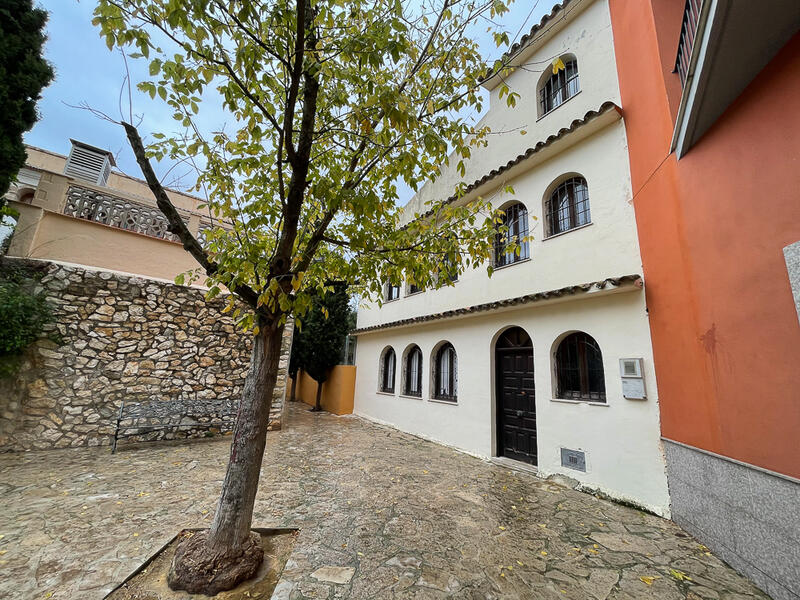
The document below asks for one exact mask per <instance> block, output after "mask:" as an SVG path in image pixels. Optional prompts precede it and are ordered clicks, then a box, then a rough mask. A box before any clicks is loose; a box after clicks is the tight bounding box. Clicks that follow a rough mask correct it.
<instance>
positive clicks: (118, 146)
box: [25, 0, 554, 200]
mask: <svg viewBox="0 0 800 600" xmlns="http://www.w3.org/2000/svg"><path fill="white" fill-rule="evenodd" d="M553 4H554V0H538V1H536V0H527V1H525V0H519V1H518V2H516V3H515V4H514V5H512V7H511V12H510V13H509V14H508V15H507V16H506V17H505V18H504V19H503V21H502V23H503V25H504V26H505V27H506V28H507V30H508V31H509V35H510V36H513V35H515V34H516V33H517V32H518V31H520V30H521V32H522V33H523V34H524V33H527V32H528V31H529V30H530V28H531V26H532V25H533V24H534V23H538V22H539V20H540V19H541V17H542V15H544V14H545V13H546V12H549V10H550V9H551V8H552V6H553ZM39 5H40V6H42V7H43V8H44V9H46V10H47V11H48V12H49V13H50V18H49V20H48V23H47V35H48V41H47V45H46V47H45V56H46V58H47V60H49V61H50V63H51V64H52V65H53V67H54V69H55V73H56V77H55V80H54V82H53V83H51V84H50V86H49V87H48V88H46V89H45V90H44V92H43V94H42V100H41V101H40V102H39V104H38V109H39V113H40V117H41V118H40V120H39V122H37V123H36V125H35V126H34V127H33V129H32V130H31V131H29V132H28V133H27V135H26V136H25V142H26V143H28V144H31V145H33V146H38V147H40V148H45V149H47V150H51V151H54V152H58V153H61V154H66V153H68V152H69V138H74V139H77V140H80V141H83V142H86V143H89V144H92V145H94V146H98V147H101V148H106V149H108V150H110V151H111V152H113V153H114V155H115V156H116V157H117V168H118V169H119V170H120V171H122V172H124V173H128V174H130V175H134V176H137V177H140V176H141V174H140V172H139V170H138V167H137V165H136V163H135V161H134V158H133V154H132V153H131V151H130V149H129V148H128V145H127V141H126V139H125V135H124V132H123V130H122V128H121V127H120V126H118V125H115V124H113V123H109V122H107V121H104V120H102V119H99V118H97V117H96V116H94V115H92V114H91V113H89V112H88V111H85V110H79V109H76V108H71V107H70V106H68V104H71V105H79V104H81V103H82V102H86V103H88V104H89V105H91V106H92V107H93V108H96V109H98V110H101V111H103V112H105V113H106V114H109V115H110V116H112V117H114V118H116V119H119V118H120V114H119V96H120V89H121V87H122V81H123V77H124V73H125V68H124V63H123V58H122V56H121V54H120V53H119V52H118V51H116V52H112V51H109V50H108V48H107V47H106V45H105V42H104V41H103V40H102V39H101V38H100V36H99V35H98V30H97V29H96V28H95V27H93V26H92V24H91V20H92V11H93V10H94V7H95V2H94V1H93V0H80V1H78V0H43V1H40V2H39ZM485 29H486V27H482V28H481V35H480V37H479V41H480V43H481V45H482V47H483V48H484V49H485V52H486V55H487V56H488V57H489V58H496V57H497V55H498V51H497V49H496V47H495V45H494V43H493V42H492V41H491V36H490V35H489V34H488V33H485ZM128 63H129V68H130V72H131V78H132V80H133V81H134V83H136V82H138V81H142V80H145V79H147V63H146V62H145V61H143V60H130V59H129V60H128ZM126 94H127V92H126ZM214 104H215V99H214V98H213V97H210V98H208V99H207V101H206V102H204V106H203V109H202V112H201V115H202V117H203V120H204V121H205V122H204V123H203V125H204V126H205V127H207V128H208V130H211V129H214V128H219V127H220V126H222V125H223V124H224V121H225V113H224V112H223V111H222V110H221V108H217V106H215V105H214ZM133 105H134V112H135V113H136V114H141V115H143V117H144V120H143V122H142V124H141V125H140V128H139V129H140V131H141V132H142V133H143V134H147V133H150V132H153V131H167V132H168V131H173V130H174V127H173V125H172V123H173V121H172V116H171V115H172V110H170V109H169V107H167V106H166V105H164V104H162V103H161V102H160V100H158V99H156V100H151V99H150V97H149V96H148V95H146V94H142V93H139V92H138V91H137V90H136V88H135V87H133ZM123 106H124V107H126V106H127V102H123ZM125 110H127V108H126V109H125ZM170 166H171V165H170V164H169V163H165V164H161V165H158V168H157V172H159V174H161V175H163V174H164V173H165V172H166V171H167V170H168V169H169V167H170ZM176 172H177V170H176V171H174V172H173V173H171V174H170V175H169V176H168V177H166V182H165V183H168V184H169V183H171V182H172V181H173V177H174V175H175V173H176ZM184 172H185V171H184ZM179 174H180V173H179ZM191 181H192V177H191V175H187V176H186V178H185V179H184V183H191ZM403 195H404V196H410V192H408V191H406V192H405V193H404V194H403ZM407 199H408V198H407V197H404V198H402V199H401V200H407Z"/></svg>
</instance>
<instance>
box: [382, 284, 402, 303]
mask: <svg viewBox="0 0 800 600" xmlns="http://www.w3.org/2000/svg"><path fill="white" fill-rule="evenodd" d="M399 297H400V285H395V284H393V283H386V284H385V285H384V286H383V299H384V300H386V301H389V300H397V299H398V298H399Z"/></svg>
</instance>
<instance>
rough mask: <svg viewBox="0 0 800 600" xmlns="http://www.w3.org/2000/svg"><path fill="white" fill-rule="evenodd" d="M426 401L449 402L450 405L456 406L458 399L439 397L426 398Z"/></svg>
mask: <svg viewBox="0 0 800 600" xmlns="http://www.w3.org/2000/svg"><path fill="white" fill-rule="evenodd" d="M428 402H436V403H437V404H449V405H450V406H458V400H442V399H441V398H428Z"/></svg>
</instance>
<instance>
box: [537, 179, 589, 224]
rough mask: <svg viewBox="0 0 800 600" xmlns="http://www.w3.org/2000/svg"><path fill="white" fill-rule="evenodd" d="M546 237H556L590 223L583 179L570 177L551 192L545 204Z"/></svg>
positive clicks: (586, 191)
mask: <svg viewBox="0 0 800 600" xmlns="http://www.w3.org/2000/svg"><path fill="white" fill-rule="evenodd" d="M545 215H546V219H547V235H548V236H551V235H558V234H559V233H564V232H565V231H569V230H570V229H575V228H576V227H580V226H581V225H587V224H589V223H590V222H591V220H592V218H591V214H590V212H589V187H588V186H587V185H586V180H585V179H584V178H583V177H570V178H569V179H566V180H564V181H562V182H561V183H560V184H558V186H556V189H554V190H553V191H552V193H551V194H550V197H549V198H547V201H546V202H545Z"/></svg>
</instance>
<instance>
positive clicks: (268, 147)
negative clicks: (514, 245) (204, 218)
mask: <svg viewBox="0 0 800 600" xmlns="http://www.w3.org/2000/svg"><path fill="white" fill-rule="evenodd" d="M414 6H416V8H415V7H414ZM505 11H506V7H505V4H504V3H503V2H498V1H492V2H477V1H472V0H471V1H465V0H460V1H459V0H444V1H443V2H438V3H436V5H435V6H433V5H432V6H429V5H428V4H427V3H422V4H420V5H412V4H406V3H403V2H399V1H395V0H377V1H365V0H357V1H344V0H322V1H315V2H304V1H299V2H297V3H296V5H294V6H292V5H290V4H286V3H279V2H260V1H259V2H256V1H254V0H238V1H232V0H190V1H186V2H175V1H172V0H127V1H125V2H120V1H117V0H100V2H99V5H98V7H97V9H96V11H95V15H96V16H95V23H96V24H97V25H99V26H100V28H101V31H102V34H103V35H104V36H105V38H106V40H107V42H108V45H109V47H114V46H119V47H123V48H125V47H134V48H135V50H136V51H135V52H134V53H133V54H132V55H131V56H133V57H135V58H141V59H145V60H148V61H149V65H150V74H151V79H150V80H149V81H144V82H141V83H140V84H139V87H140V89H142V90H144V91H146V92H148V93H149V94H150V95H151V96H152V97H153V98H156V97H158V98H161V99H162V100H163V101H164V102H166V103H168V104H169V105H170V106H171V107H172V108H173V109H174V111H175V112H174V117H175V120H176V123H177V125H178V129H179V131H178V132H177V133H175V132H173V133H169V132H155V133H154V134H153V138H152V142H153V143H151V144H150V145H149V147H148V156H149V157H155V158H157V159H164V158H170V159H172V160H174V161H183V162H186V163H188V164H195V165H199V164H202V166H203V168H202V169H199V170H198V179H197V188H196V190H197V191H200V192H202V193H206V194H207V195H208V209H209V216H210V217H213V220H215V221H216V222H219V221H222V222H224V223H225V224H226V226H227V227H228V228H229V229H228V230H226V229H216V230H215V231H214V232H213V233H210V234H209V235H208V236H207V238H208V240H209V241H208V244H207V247H206V248H205V249H203V251H202V252H201V249H200V248H199V246H195V245H194V244H187V239H185V237H186V236H183V237H181V239H182V240H183V241H184V245H185V246H187V248H188V249H189V250H190V251H191V252H192V253H193V254H194V255H195V257H196V258H197V257H198V256H201V257H202V258H201V259H200V260H199V262H200V264H201V266H202V267H203V269H202V270H204V271H206V273H205V274H204V273H203V272H202V270H201V271H199V272H197V273H195V274H194V275H190V276H189V279H191V278H192V277H197V276H202V275H210V276H211V279H212V281H213V282H214V283H217V284H222V285H224V286H227V287H228V288H230V289H233V290H235V291H238V292H240V293H246V295H247V296H248V298H246V301H247V302H248V303H249V304H251V305H257V306H258V307H259V308H260V307H264V312H265V313H270V314H280V315H281V318H282V317H283V316H285V315H286V314H288V313H291V312H297V313H298V314H302V313H303V312H304V311H305V310H307V309H308V307H309V306H310V301H311V300H310V298H311V296H310V295H309V294H307V293H306V292H307V291H308V292H311V293H312V294H313V293H315V292H321V291H323V290H324V288H325V282H326V281H329V280H331V279H336V280H341V281H346V282H348V284H349V285H350V286H352V289H353V291H354V292H355V293H359V294H362V295H371V296H373V297H375V296H377V295H378V294H379V292H380V289H381V285H382V282H383V281H386V280H394V281H398V282H399V281H400V280H402V279H409V280H412V281H413V282H414V283H415V284H417V285H420V286H425V287H435V286H436V285H441V284H446V283H447V282H446V281H445V278H443V280H442V281H441V282H440V281H438V279H437V278H436V273H437V270H438V269H439V266H440V264H441V263H443V262H444V261H447V260H449V262H450V264H455V263H458V267H459V268H464V267H467V266H470V265H478V264H481V263H482V262H483V261H484V260H485V259H487V258H488V257H489V256H490V255H491V248H492V244H491V238H492V231H493V228H494V226H495V220H494V218H493V216H492V215H490V214H488V213H486V212H482V209H483V208H485V206H486V205H485V203H484V202H483V201H482V200H481V199H476V200H473V201H472V202H470V203H469V204H467V205H461V204H459V203H452V202H447V199H446V198H442V199H440V200H439V201H437V202H434V203H433V204H431V205H429V206H426V207H425V212H427V213H428V218H425V219H416V220H413V221H412V222H411V223H410V224H408V225H406V226H404V227H401V226H400V211H399V210H398V207H397V201H398V189H397V185H398V183H399V182H404V183H405V184H407V185H409V186H411V187H412V188H415V189H416V188H417V187H418V186H419V185H420V184H421V183H422V182H424V181H426V180H428V179H430V178H432V177H435V176H436V174H437V173H438V168H439V165H440V164H443V163H447V162H448V161H449V160H451V156H452V160H456V161H459V164H460V165H461V166H462V168H463V161H465V160H468V158H469V157H470V155H471V152H472V148H473V146H474V145H476V144H480V143H481V141H482V140H483V138H484V136H485V134H486V133H487V132H486V130H484V129H475V128H474V127H472V126H471V125H470V124H469V123H468V122H467V120H466V119H465V118H464V117H462V116H461V115H460V114H459V111H460V110H461V109H464V108H465V107H477V108H480V107H481V102H482V100H481V95H480V93H479V87H480V86H479V83H480V81H481V78H482V77H483V76H484V75H486V73H487V69H488V68H489V67H488V66H487V65H486V63H485V62H484V60H483V59H482V57H481V55H480V53H479V48H478V45H477V43H476V42H475V41H473V40H472V39H471V38H470V37H469V36H468V35H466V33H467V32H468V31H469V28H470V26H472V25H474V23H475V22H476V21H477V20H478V19H487V20H488V19H491V18H492V17H493V16H495V15H497V14H500V13H503V12H505ZM496 38H497V41H498V43H499V42H500V41H503V40H504V39H505V40H507V38H505V37H504V35H500V34H498V35H497V36H496ZM495 68H497V66H495ZM214 90H216V93H218V94H219V97H220V99H221V101H222V103H223V105H224V107H225V109H226V110H227V111H229V112H230V113H231V115H232V119H231V122H230V123H227V124H226V128H225V129H222V130H218V131H215V132H213V133H211V134H205V133H203V132H202V130H201V128H200V127H199V126H198V124H197V123H198V117H199V116H200V115H202V108H203V98H204V97H208V95H209V94H213V93H214ZM507 99H508V101H509V102H510V103H511V104H513V103H514V99H515V98H514V94H508V95H507ZM456 192H457V190H453V193H454V194H455V193H456ZM445 232H446V233H447V235H443V234H444V233H445ZM186 233H188V232H186ZM212 263H213V266H212V268H211V269H209V268H208V267H209V265H211V264H212ZM183 279H184V278H181V280H183ZM219 289H220V288H219V287H218V286H214V287H212V290H211V292H210V294H211V295H215V294H216V293H218V291H219ZM240 295H241V294H240ZM231 309H232V310H234V311H236V310H237V309H236V308H235V307H234V305H233V302H232V303H231ZM257 312H258V311H257ZM236 316H239V317H241V319H242V322H243V324H244V325H248V324H252V323H253V321H252V316H250V315H248V314H241V315H236Z"/></svg>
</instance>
